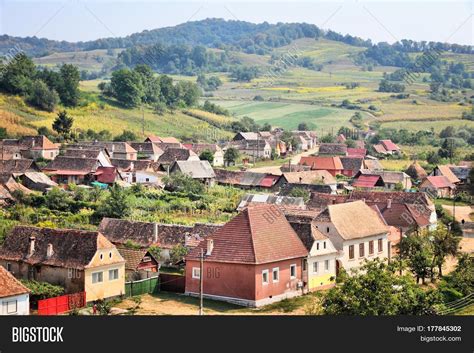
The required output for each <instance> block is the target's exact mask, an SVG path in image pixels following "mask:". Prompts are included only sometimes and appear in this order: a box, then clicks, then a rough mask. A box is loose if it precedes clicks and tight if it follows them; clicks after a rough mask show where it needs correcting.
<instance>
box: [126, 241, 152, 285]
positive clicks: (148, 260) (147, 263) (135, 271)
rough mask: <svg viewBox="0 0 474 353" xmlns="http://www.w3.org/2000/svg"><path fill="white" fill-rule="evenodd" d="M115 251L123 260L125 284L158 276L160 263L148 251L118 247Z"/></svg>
mask: <svg viewBox="0 0 474 353" xmlns="http://www.w3.org/2000/svg"><path fill="white" fill-rule="evenodd" d="M117 250H118V251H119V253H120V255H121V256H122V257H123V258H124V260H125V281H126V282H129V281H138V280H141V279H146V278H151V277H157V276H158V274H159V269H160V263H159V261H158V260H157V259H155V257H154V256H153V254H151V253H150V252H149V251H148V250H146V249H128V248H124V247H119V248H117Z"/></svg>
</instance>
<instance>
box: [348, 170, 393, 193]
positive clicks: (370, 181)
mask: <svg viewBox="0 0 474 353" xmlns="http://www.w3.org/2000/svg"><path fill="white" fill-rule="evenodd" d="M352 186H353V187H355V188H361V189H374V188H384V187H385V183H384V182H383V179H382V177H381V176H380V175H376V174H375V175H371V174H360V173H358V174H356V177H355V178H354V181H353V182H352Z"/></svg>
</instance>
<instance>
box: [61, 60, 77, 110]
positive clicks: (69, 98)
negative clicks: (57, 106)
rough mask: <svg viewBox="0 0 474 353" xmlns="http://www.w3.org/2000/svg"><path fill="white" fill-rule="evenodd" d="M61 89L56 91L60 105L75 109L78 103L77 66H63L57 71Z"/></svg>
mask: <svg viewBox="0 0 474 353" xmlns="http://www.w3.org/2000/svg"><path fill="white" fill-rule="evenodd" d="M59 74H60V76H61V87H60V89H58V93H59V97H60V98H61V103H62V104H64V105H65V106H70V107H75V106H76V105H77V103H78V102H79V81H80V79H81V74H80V73H79V70H78V68H77V66H74V65H71V64H64V65H63V66H61V69H60V70H59Z"/></svg>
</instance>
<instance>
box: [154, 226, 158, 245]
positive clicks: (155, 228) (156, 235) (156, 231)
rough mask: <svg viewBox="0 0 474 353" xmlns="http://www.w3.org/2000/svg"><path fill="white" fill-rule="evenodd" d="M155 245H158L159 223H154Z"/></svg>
mask: <svg viewBox="0 0 474 353" xmlns="http://www.w3.org/2000/svg"><path fill="white" fill-rule="evenodd" d="M153 243H155V244H156V243H158V223H153Z"/></svg>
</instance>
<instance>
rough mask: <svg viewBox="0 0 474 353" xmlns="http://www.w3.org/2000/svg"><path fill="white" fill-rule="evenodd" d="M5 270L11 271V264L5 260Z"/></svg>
mask: <svg viewBox="0 0 474 353" xmlns="http://www.w3.org/2000/svg"><path fill="white" fill-rule="evenodd" d="M7 271H8V272H12V264H11V263H9V262H7Z"/></svg>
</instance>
